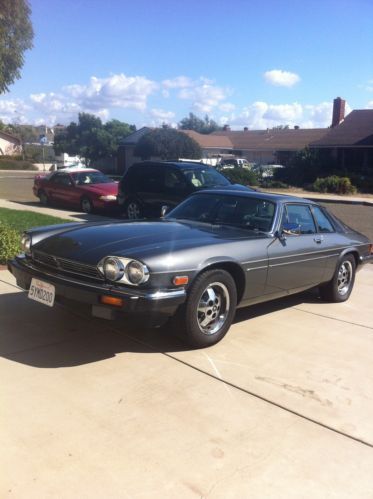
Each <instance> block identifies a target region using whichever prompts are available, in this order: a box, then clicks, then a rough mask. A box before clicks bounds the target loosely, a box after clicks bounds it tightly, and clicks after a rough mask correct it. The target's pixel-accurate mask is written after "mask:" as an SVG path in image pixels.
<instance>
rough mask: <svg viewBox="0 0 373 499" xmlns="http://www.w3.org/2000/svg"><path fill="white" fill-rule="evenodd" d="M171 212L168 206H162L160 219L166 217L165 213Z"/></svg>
mask: <svg viewBox="0 0 373 499" xmlns="http://www.w3.org/2000/svg"><path fill="white" fill-rule="evenodd" d="M170 211H171V208H170V207H169V206H167V204H164V205H163V206H162V208H161V217H164V216H165V215H167V213H169V212H170Z"/></svg>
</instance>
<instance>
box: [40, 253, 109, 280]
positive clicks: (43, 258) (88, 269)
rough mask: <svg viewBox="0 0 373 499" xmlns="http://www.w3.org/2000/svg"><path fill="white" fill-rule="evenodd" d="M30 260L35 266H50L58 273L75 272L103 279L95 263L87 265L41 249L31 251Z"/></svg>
mask: <svg viewBox="0 0 373 499" xmlns="http://www.w3.org/2000/svg"><path fill="white" fill-rule="evenodd" d="M32 261H33V263H34V265H36V266H40V265H41V266H43V267H49V268H52V269H54V270H56V272H57V273H59V274H75V275H79V276H83V277H90V278H91V279H96V280H100V281H103V280H104V278H103V276H102V275H101V274H100V272H99V271H98V270H97V267H96V266H95V265H87V264H86V263H81V262H76V261H74V260H68V259H67V258H60V257H58V256H52V255H48V254H47V253H43V252H42V251H33V252H32Z"/></svg>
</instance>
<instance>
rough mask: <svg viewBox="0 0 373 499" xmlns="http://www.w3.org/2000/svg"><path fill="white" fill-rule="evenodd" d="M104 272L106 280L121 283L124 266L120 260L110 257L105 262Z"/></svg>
mask: <svg viewBox="0 0 373 499" xmlns="http://www.w3.org/2000/svg"><path fill="white" fill-rule="evenodd" d="M103 272H104V275H105V277H106V279H109V280H110V281H119V280H120V279H121V278H122V277H123V274H124V265H123V263H122V262H121V261H120V260H119V258H115V257H109V258H106V259H105V261H104V264H103Z"/></svg>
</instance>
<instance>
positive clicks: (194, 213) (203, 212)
mask: <svg viewBox="0 0 373 499" xmlns="http://www.w3.org/2000/svg"><path fill="white" fill-rule="evenodd" d="M275 209H276V206H275V203H273V202H271V201H268V200H266V199H261V198H260V197H244V196H242V197H239V196H237V195H226V194H199V195H197V196H190V197H189V198H188V199H186V200H185V201H184V202H183V203H181V204H180V205H179V206H177V207H176V208H175V209H174V210H172V211H171V212H170V213H169V214H168V215H167V216H166V217H165V218H166V219H172V220H175V219H176V220H193V221H196V222H206V223H211V224H215V225H230V226H234V227H240V228H245V229H250V230H254V231H258V232H269V231H270V230H271V228H272V224H273V218H274V215H275Z"/></svg>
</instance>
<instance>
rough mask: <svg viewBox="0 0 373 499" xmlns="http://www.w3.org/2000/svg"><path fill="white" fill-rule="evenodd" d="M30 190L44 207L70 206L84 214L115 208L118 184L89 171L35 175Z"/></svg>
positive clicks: (100, 174) (75, 170)
mask: <svg viewBox="0 0 373 499" xmlns="http://www.w3.org/2000/svg"><path fill="white" fill-rule="evenodd" d="M33 191H34V194H35V196H36V197H38V198H39V199H40V202H41V203H42V204H44V205H47V204H50V203H51V204H52V203H56V204H62V205H65V206H73V207H75V208H80V209H81V210H83V211H84V212H85V213H91V212H92V211H94V210H103V209H112V208H116V207H117V196H118V183H117V182H114V181H113V180H112V179H110V178H109V177H107V176H106V175H104V174H103V173H102V172H100V171H98V170H93V169H90V168H79V169H68V170H67V169H66V170H64V171H63V170H59V171H56V172H53V173H50V174H49V175H37V176H36V177H35V180H34V186H33Z"/></svg>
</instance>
